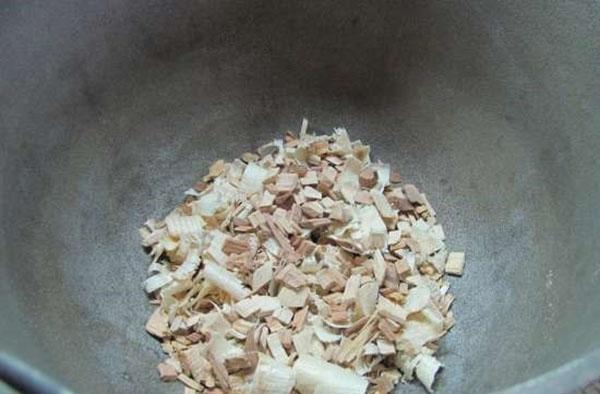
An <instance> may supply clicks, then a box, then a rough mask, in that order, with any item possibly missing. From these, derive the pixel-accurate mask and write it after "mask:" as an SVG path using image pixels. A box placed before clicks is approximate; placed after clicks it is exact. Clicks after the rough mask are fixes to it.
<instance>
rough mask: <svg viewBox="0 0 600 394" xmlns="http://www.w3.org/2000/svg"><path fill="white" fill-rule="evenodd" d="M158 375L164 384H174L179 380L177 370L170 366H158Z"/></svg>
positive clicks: (163, 364) (161, 364)
mask: <svg viewBox="0 0 600 394" xmlns="http://www.w3.org/2000/svg"><path fill="white" fill-rule="evenodd" d="M157 369H158V375H159V376H160V380H162V381H163V382H173V381H175V380H177V375H179V374H178V373H177V370H176V369H175V368H174V367H173V366H172V365H169V364H165V363H160V364H158V367H157Z"/></svg>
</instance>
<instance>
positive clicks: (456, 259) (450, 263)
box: [446, 252, 465, 276]
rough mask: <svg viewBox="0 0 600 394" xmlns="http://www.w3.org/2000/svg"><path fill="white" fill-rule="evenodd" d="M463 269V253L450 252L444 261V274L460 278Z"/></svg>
mask: <svg viewBox="0 0 600 394" xmlns="http://www.w3.org/2000/svg"><path fill="white" fill-rule="evenodd" d="M464 268H465V253H464V252H450V253H449V254H448V260H447V261H446V273H448V274H450V275H456V276H462V274H463V271H464Z"/></svg>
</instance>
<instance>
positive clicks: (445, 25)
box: [0, 0, 600, 393]
mask: <svg viewBox="0 0 600 394" xmlns="http://www.w3.org/2000/svg"><path fill="white" fill-rule="evenodd" d="M599 10H600V5H599V4H598V3H597V2H591V1H579V2H564V1H541V0H540V1H538V0H532V1H526V2H522V1H513V0H509V1H503V2H496V1H487V0H485V1H452V2H447V1H436V2H412V1H378V2H362V1H360V2H359V1H350V2H342V1H325V2H288V1H261V2H244V1H224V0H219V1H216V0H215V1H204V0H202V1H194V2H185V1H141V0H127V1H125V0H122V1H118V0H114V1H107V2H98V1H76V2H75V1H52V2H46V1H44V2H42V1H37V2H36V1H31V2H18V1H12V2H11V1H6V2H3V3H2V5H0V54H2V55H1V56H0V130H1V131H0V132H1V143H0V165H1V166H2V167H1V171H0V174H1V175H0V176H1V178H0V181H1V183H0V185H1V187H0V193H1V194H0V204H1V205H0V207H1V211H0V223H1V225H0V262H1V265H0V298H1V301H2V302H1V303H0V312H1V314H2V318H1V319H0V348H1V349H2V350H8V351H12V352H14V353H16V354H17V355H19V356H20V357H23V358H25V359H26V360H27V361H29V362H31V363H32V364H34V365H36V366H37V367H39V368H41V369H44V370H46V371H49V372H50V373H52V374H53V375H54V376H56V377H59V378H60V379H61V380H62V381H64V382H65V383H66V384H67V385H69V386H70V387H72V388H73V389H75V390H77V391H81V392H86V393H104V392H114V393H135V392H139V393H141V392H144V393H170V392H179V391H180V388H178V387H175V386H173V385H166V384H160V383H158V380H157V377H156V372H155V369H154V367H155V365H156V363H157V361H158V360H159V356H160V351H159V347H158V345H157V343H156V342H155V341H153V340H152V339H151V338H149V337H148V336H147V335H146V334H145V333H144V332H143V330H142V327H143V323H144V321H145V318H146V317H147V314H148V312H149V310H150V308H149V307H148V305H147V303H146V300H145V297H144V295H143V293H142V291H141V289H140V286H139V282H141V281H142V280H143V279H144V276H145V269H146V266H147V262H148V260H147V258H146V256H145V255H144V254H143V252H142V250H141V249H140V248H139V247H138V237H137V228H138V226H139V225H140V224H141V223H142V222H143V221H144V220H145V219H146V218H148V217H157V216H160V215H162V214H164V213H166V212H167V210H168V209H169V208H170V207H172V206H173V204H175V203H176V202H177V201H179V199H180V198H181V196H182V194H181V193H182V192H183V191H184V190H185V189H186V188H187V186H188V185H190V184H191V183H192V182H194V180H196V179H197V178H198V177H199V176H200V175H201V174H202V173H203V171H205V170H206V169H207V166H208V164H209V163H210V162H211V161H212V160H215V159H217V158H221V157H223V158H233V157H236V156H238V155H240V154H241V153H243V152H245V151H247V150H249V149H251V148H254V147H256V146H258V145H259V144H260V143H261V142H264V141H267V140H269V139H271V138H273V137H274V136H276V135H278V133H280V132H281V131H283V130H285V129H286V128H292V129H297V128H298V127H299V122H300V118H301V117H302V116H306V117H308V118H309V119H310V120H311V124H312V125H313V126H315V127H318V128H321V129H323V130H328V129H329V128H330V127H333V126H346V127H347V128H348V129H349V131H350V133H351V135H352V136H353V137H354V138H361V139H363V140H364V141H367V142H368V143H370V144H371V145H372V148H373V152H374V157H375V158H379V159H381V160H384V161H387V162H391V163H392V164H393V165H394V166H395V167H397V168H399V169H400V170H401V172H402V174H403V175H404V177H405V178H406V179H409V180H411V181H414V182H415V183H416V184H418V185H419V186H421V187H422V189H423V190H424V191H425V192H426V193H427V194H428V196H429V198H430V200H431V202H432V203H433V204H434V206H435V207H436V208H437V210H438V212H439V217H440V219H441V220H442V222H443V223H444V224H445V229H446V233H447V234H448V238H449V244H450V246H451V247H454V248H458V249H463V248H464V249H465V250H466V251H467V256H468V262H467V271H466V274H465V275H464V277H463V278H462V279H460V280H453V281H452V284H453V286H454V291H455V293H456V295H457V301H456V303H455V306H454V311H455V315H456V318H457V324H456V327H455V328H454V329H453V330H452V332H451V334H450V335H448V337H447V338H446V339H445V340H444V342H443V346H442V349H441V354H442V361H443V362H444V363H445V365H446V369H445V371H444V372H443V373H442V374H441V376H440V380H439V383H438V384H437V386H436V388H437V389H438V390H439V391H440V392H448V393H456V392H458V393H459V392H488V391H494V390H501V389H505V388H508V387H510V386H512V385H515V384H517V383H519V382H523V381H526V380H529V379H532V378H534V377H536V376H538V375H540V374H542V373H545V372H548V371H550V370H552V369H554V368H557V367H559V366H561V365H563V364H565V363H567V362H569V361H570V360H573V359H575V358H578V357H581V356H582V355H584V354H586V353H588V352H591V351H593V350H594V349H596V348H598V347H599V346H600V292H599V291H598V286H599V285H600V263H599V259H598V257H597V253H596V250H597V243H598V234H599V233H600V232H599V230H600V220H599V215H600V214H599V212H600V184H599V179H600V176H599V174H600V172H599V170H600V164H599V161H598V160H599V159H600V158H599V157H598V156H599V155H598V152H599V150H600V111H599V109H600V99H599V93H598V92H600V75H599V64H600V47H599V40H598V37H600V28H599V24H600V18H599ZM579 365H580V367H581V368H588V369H589V370H592V368H598V366H597V365H594V364H593V358H589V359H587V361H585V360H584V361H583V363H582V364H579ZM565 379H567V380H570V383H568V384H567V386H569V384H572V385H577V384H580V382H577V381H576V379H574V378H572V379H571V378H565ZM545 381H546V380H544V379H541V383H540V380H539V379H538V380H537V381H536V382H537V383H538V384H544V382H545ZM541 387H545V386H541ZM547 388H548V390H549V391H548V392H552V391H557V388H556V386H552V385H550V386H548V387H547ZM403 389H406V391H414V392H420V391H421V389H420V388H418V387H417V386H408V387H403Z"/></svg>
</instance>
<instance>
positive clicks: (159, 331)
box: [146, 307, 169, 338]
mask: <svg viewBox="0 0 600 394" xmlns="http://www.w3.org/2000/svg"><path fill="white" fill-rule="evenodd" d="M146 331H148V332H149V333H150V334H152V335H154V336H155V337H158V338H164V337H165V336H166V335H167V334H168V332H169V317H168V316H167V315H166V314H165V313H164V312H163V311H162V310H161V308H160V307H159V308H155V309H154V312H152V315H151V316H150V319H148V322H147V323H146Z"/></svg>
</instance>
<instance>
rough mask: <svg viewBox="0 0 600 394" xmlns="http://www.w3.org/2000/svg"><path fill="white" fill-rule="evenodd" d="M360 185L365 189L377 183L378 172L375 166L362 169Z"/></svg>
mask: <svg viewBox="0 0 600 394" xmlns="http://www.w3.org/2000/svg"><path fill="white" fill-rule="evenodd" d="M359 182H360V186H361V187H364V188H365V189H371V188H372V187H374V186H375V185H376V184H377V173H376V172H375V170H374V169H373V168H367V169H366V170H363V171H361V173H360V176H359Z"/></svg>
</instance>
